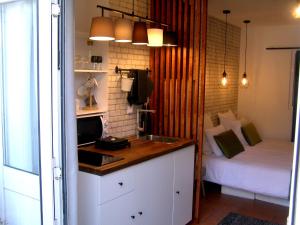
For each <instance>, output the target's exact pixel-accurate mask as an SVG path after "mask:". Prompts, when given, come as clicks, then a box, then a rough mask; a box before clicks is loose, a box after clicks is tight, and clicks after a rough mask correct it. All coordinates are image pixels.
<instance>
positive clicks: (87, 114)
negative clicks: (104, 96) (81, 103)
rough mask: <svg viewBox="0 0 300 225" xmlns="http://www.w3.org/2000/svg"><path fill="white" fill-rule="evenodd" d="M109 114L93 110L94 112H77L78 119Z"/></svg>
mask: <svg viewBox="0 0 300 225" xmlns="http://www.w3.org/2000/svg"><path fill="white" fill-rule="evenodd" d="M105 112H107V111H106V110H103V109H92V110H78V111H76V117H77V118H80V117H89V116H96V115H100V114H103V113H105Z"/></svg>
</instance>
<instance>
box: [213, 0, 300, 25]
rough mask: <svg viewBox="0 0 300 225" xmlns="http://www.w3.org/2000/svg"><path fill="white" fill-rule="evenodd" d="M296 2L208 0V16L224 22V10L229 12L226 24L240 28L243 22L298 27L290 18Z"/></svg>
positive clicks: (292, 0) (280, 0) (299, 21)
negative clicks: (249, 21)
mask: <svg viewBox="0 0 300 225" xmlns="http://www.w3.org/2000/svg"><path fill="white" fill-rule="evenodd" d="M296 2H297V1H296V0H208V14H209V15H210V16H214V17H216V18H219V19H221V20H225V15H224V14H223V10H224V9H229V10H231V14H229V16H228V22H229V23H231V24H234V25H237V26H240V27H241V26H242V24H243V20H245V19H249V20H251V23H252V25H261V26H264V25H265V26H269V25H296V24H298V25H300V19H298V20H296V19H294V18H293V16H292V11H293V8H294V7H295V5H296Z"/></svg>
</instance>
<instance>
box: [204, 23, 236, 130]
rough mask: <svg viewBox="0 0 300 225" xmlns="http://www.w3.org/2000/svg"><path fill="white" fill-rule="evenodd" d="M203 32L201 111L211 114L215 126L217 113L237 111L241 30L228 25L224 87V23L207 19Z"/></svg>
mask: <svg viewBox="0 0 300 225" xmlns="http://www.w3.org/2000/svg"><path fill="white" fill-rule="evenodd" d="M207 29H208V30H207V55H206V86H205V112H206V113H210V114H211V116H212V120H213V122H214V124H215V125H216V124H217V123H218V119H217V113H218V112H222V111H226V110H228V109H231V110H232V111H233V112H236V111H237V104H238V85H239V78H240V76H239V58H240V36H241V29H240V28H239V27H237V26H233V25H230V24H229V25H228V33H227V35H228V36H227V60H226V62H227V63H226V72H227V74H228V85H227V87H226V88H224V87H222V86H221V84H220V81H221V78H222V74H223V71H224V50H225V48H224V44H225V22H223V21H221V20H219V19H216V18H213V17H208V25H207Z"/></svg>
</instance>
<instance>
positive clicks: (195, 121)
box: [193, 0, 201, 141]
mask: <svg viewBox="0 0 300 225" xmlns="http://www.w3.org/2000/svg"><path fill="white" fill-rule="evenodd" d="M200 7H201V5H200V0H196V1H195V24H194V27H195V38H194V68H193V69H194V71H193V80H194V96H197V97H198V96H199V74H200V68H199V65H200V26H201V25H200V24H201V23H200V22H201V21H200V18H201V15H200V13H201V8H200ZM197 34H198V35H197ZM198 103H199V101H198V100H197V101H195V102H194V104H193V136H194V141H196V140H198V138H197V135H198V133H197V130H198V129H197V128H198Z"/></svg>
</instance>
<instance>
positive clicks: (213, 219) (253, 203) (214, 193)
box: [192, 186, 288, 225]
mask: <svg viewBox="0 0 300 225" xmlns="http://www.w3.org/2000/svg"><path fill="white" fill-rule="evenodd" d="M206 189H207V193H206V197H205V198H203V199H202V200H201V217H200V223H199V224H198V223H193V224H192V225H217V224H218V222H220V221H221V220H222V218H224V217H225V216H226V215H227V214H228V213H229V212H236V213H239V214H242V215H245V216H252V217H255V218H258V219H263V220H268V221H271V222H273V223H277V224H282V225H284V224H286V218H287V216H288V208H287V207H283V206H278V205H274V204H270V203H266V202H262V201H257V200H247V199H242V198H237V197H232V196H228V195H222V194H220V190H219V189H218V188H216V187H215V186H212V187H211V186H209V187H207V188H206ZM208 189H209V190H208Z"/></svg>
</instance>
